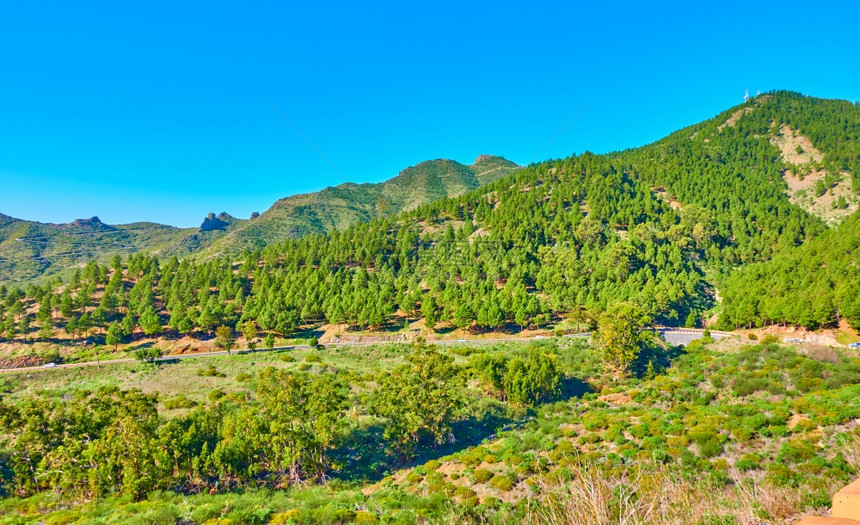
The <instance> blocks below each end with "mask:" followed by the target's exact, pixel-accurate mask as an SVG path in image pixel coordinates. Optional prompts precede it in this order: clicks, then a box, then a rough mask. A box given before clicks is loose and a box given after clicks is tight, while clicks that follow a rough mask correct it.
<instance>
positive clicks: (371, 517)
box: [352, 510, 379, 523]
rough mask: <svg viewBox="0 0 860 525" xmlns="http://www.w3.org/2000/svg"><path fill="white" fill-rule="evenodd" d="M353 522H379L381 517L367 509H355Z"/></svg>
mask: <svg viewBox="0 0 860 525" xmlns="http://www.w3.org/2000/svg"><path fill="white" fill-rule="evenodd" d="M352 522H353V523H378V522H379V517H378V516H377V515H376V514H374V513H372V512H368V511H366V510H357V511H355V517H354V518H353V519H352Z"/></svg>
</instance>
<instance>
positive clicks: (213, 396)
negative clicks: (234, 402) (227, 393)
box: [209, 388, 224, 403]
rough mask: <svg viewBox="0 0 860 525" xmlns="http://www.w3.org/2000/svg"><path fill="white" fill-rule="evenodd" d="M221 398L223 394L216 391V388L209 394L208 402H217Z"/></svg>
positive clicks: (220, 391)
mask: <svg viewBox="0 0 860 525" xmlns="http://www.w3.org/2000/svg"><path fill="white" fill-rule="evenodd" d="M222 397H224V392H223V391H222V390H219V389H217V388H216V389H215V390H213V391H211V392H209V401H212V402H213V403H214V402H215V401H218V400H219V399H221V398H222Z"/></svg>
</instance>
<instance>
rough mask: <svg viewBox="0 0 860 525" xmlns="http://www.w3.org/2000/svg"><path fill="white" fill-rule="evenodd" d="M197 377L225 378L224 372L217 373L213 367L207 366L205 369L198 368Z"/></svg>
mask: <svg viewBox="0 0 860 525" xmlns="http://www.w3.org/2000/svg"><path fill="white" fill-rule="evenodd" d="M197 375H198V376H201V377H227V374H225V373H224V372H219V371H218V369H217V368H215V365H209V366H207V367H206V368H198V369H197Z"/></svg>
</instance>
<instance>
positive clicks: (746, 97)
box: [744, 89, 750, 102]
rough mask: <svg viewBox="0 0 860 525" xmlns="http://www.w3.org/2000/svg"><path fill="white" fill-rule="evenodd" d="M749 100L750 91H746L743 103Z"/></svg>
mask: <svg viewBox="0 0 860 525" xmlns="http://www.w3.org/2000/svg"><path fill="white" fill-rule="evenodd" d="M749 99H750V90H749V89H748V90H747V91H746V93H744V102H746V101H747V100H749Z"/></svg>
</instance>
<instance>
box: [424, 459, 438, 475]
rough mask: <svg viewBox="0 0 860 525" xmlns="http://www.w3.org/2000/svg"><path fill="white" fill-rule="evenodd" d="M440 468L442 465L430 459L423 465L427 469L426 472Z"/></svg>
mask: <svg viewBox="0 0 860 525" xmlns="http://www.w3.org/2000/svg"><path fill="white" fill-rule="evenodd" d="M441 466H442V463H441V462H439V461H438V460H435V459H431V460H430V461H428V462H427V463H424V468H425V469H427V471H428V472H433V471H434V470H436V469H438V468H439V467H441Z"/></svg>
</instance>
